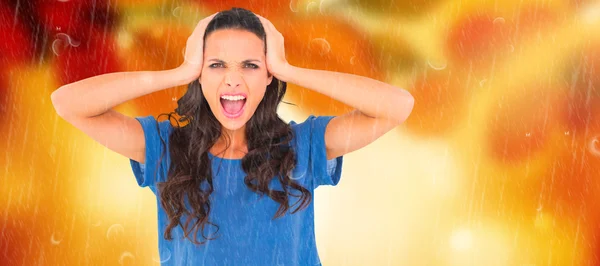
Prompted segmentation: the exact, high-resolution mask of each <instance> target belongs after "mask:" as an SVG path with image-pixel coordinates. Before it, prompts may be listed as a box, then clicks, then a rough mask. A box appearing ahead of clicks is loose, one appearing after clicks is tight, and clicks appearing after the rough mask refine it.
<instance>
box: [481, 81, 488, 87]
mask: <svg viewBox="0 0 600 266" xmlns="http://www.w3.org/2000/svg"><path fill="white" fill-rule="evenodd" d="M486 82H487V79H482V80H481V81H479V87H483V84H485V83H486Z"/></svg>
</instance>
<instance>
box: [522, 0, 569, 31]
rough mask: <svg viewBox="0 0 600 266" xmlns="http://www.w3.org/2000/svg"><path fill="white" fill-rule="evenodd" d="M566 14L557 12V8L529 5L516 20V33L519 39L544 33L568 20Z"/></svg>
mask: <svg viewBox="0 0 600 266" xmlns="http://www.w3.org/2000/svg"><path fill="white" fill-rule="evenodd" d="M567 14H568V13H566V12H560V13H559V12H557V10H556V8H552V7H542V6H539V5H527V6H525V7H523V8H522V9H521V10H520V11H519V15H518V16H517V18H516V19H515V25H514V26H515V28H514V31H515V33H517V36H518V37H519V38H527V37H529V36H532V35H536V34H538V33H544V32H546V31H548V30H551V29H552V28H554V27H556V26H558V24H559V23H560V22H561V20H564V19H565V18H566V15H567Z"/></svg>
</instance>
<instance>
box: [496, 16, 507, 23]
mask: <svg viewBox="0 0 600 266" xmlns="http://www.w3.org/2000/svg"><path fill="white" fill-rule="evenodd" d="M505 22H506V20H505V19H504V18H503V17H497V18H495V19H494V25H500V24H504V23H505Z"/></svg>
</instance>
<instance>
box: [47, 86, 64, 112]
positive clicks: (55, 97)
mask: <svg viewBox="0 0 600 266" xmlns="http://www.w3.org/2000/svg"><path fill="white" fill-rule="evenodd" d="M63 98H64V96H63V94H62V93H61V88H58V89H57V90H55V91H54V92H52V94H50V100H51V101H52V106H53V107H54V110H55V111H56V114H57V115H58V116H60V117H62V118H64V117H65V116H66V115H67V112H66V111H65V104H64V102H65V100H64V99H63Z"/></svg>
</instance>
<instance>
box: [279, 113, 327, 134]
mask: <svg viewBox="0 0 600 266" xmlns="http://www.w3.org/2000/svg"><path fill="white" fill-rule="evenodd" d="M334 117H335V116H315V115H310V116H308V118H306V119H305V120H304V121H302V122H300V123H297V122H296V121H294V120H291V121H290V126H291V127H292V130H293V131H294V133H295V135H296V136H297V137H303V136H304V137H310V136H311V135H312V134H314V133H317V134H324V133H325V129H326V128H327V124H329V122H330V121H331V119H333V118H334Z"/></svg>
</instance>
